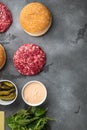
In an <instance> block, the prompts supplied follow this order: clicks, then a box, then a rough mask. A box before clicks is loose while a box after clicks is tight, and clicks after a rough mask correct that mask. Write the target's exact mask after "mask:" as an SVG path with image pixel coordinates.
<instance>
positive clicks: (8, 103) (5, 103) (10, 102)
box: [0, 80, 18, 105]
mask: <svg viewBox="0 0 87 130" xmlns="http://www.w3.org/2000/svg"><path fill="white" fill-rule="evenodd" d="M4 81H7V82H10V83H11V84H13V85H14V87H15V93H16V97H15V98H14V99H13V100H11V101H3V100H1V99H0V105H10V104H12V103H13V102H14V101H15V100H16V98H17V96H18V90H17V87H16V85H15V84H14V83H13V82H12V81H10V80H0V83H1V82H4Z"/></svg>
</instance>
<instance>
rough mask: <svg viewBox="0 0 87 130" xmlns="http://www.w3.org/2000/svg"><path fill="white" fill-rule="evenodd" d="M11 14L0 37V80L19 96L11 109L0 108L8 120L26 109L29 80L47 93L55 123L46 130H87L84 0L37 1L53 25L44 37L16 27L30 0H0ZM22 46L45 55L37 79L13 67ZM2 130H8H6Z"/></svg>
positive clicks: (86, 6) (86, 12) (86, 5)
mask: <svg viewBox="0 0 87 130" xmlns="http://www.w3.org/2000/svg"><path fill="white" fill-rule="evenodd" d="M0 1H2V2H4V3H5V4H6V5H7V6H8V7H9V9H10V10H11V12H12V15H13V24H12V26H11V27H10V29H9V30H8V31H7V32H6V33H3V34H0V43H2V44H3V45H4V47H5V49H6V53H7V62H6V65H5V67H4V68H3V69H2V70H1V71H0V79H9V80H11V81H13V82H14V83H15V84H16V85H17V87H18V90H19V95H18V98H17V100H16V102H14V103H13V104H12V105H9V106H6V107H5V106H1V105H0V110H4V111H5V116H8V115H10V114H12V113H14V112H16V111H17V110H19V109H21V108H25V107H27V106H26V105H25V103H24V102H23V100H22V98H21V89H22V87H23V85H24V84H25V83H26V82H28V81H31V80H39V81H41V82H43V83H44V84H45V85H46V87H47V90H48V97H47V101H46V102H45V104H44V105H45V106H46V107H48V108H49V109H48V115H49V116H52V117H54V118H55V119H56V121H54V122H52V123H50V129H49V130H87V0H37V1H39V2H42V3H44V4H45V5H46V6H47V7H48V8H49V9H50V11H51V13H52V16H53V24H52V27H51V28H50V30H49V31H48V33H47V34H45V35H44V36H41V37H31V36H29V35H28V34H26V33H25V32H24V31H23V30H22V28H21V27H20V24H19V14H20V11H21V9H22V8H23V6H24V5H26V4H27V3H29V2H32V1H33V0H0ZM23 43H36V44H38V45H40V46H41V47H42V48H43V49H44V51H45V52H46V55H47V64H46V66H45V68H44V70H43V72H41V73H40V74H38V75H36V76H22V75H20V74H19V73H18V72H17V71H16V69H15V68H14V66H13V60H12V58H13V54H14V52H15V51H16V50H17V49H18V47H19V46H20V45H22V44H23ZM5 130H9V129H8V128H7V127H6V128H5Z"/></svg>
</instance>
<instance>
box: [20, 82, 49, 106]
mask: <svg viewBox="0 0 87 130" xmlns="http://www.w3.org/2000/svg"><path fill="white" fill-rule="evenodd" d="M31 83H38V84H39V85H41V86H42V87H43V89H44V93H45V96H44V98H43V100H41V102H38V103H30V102H29V101H26V100H25V97H24V91H25V89H26V87H27V86H28V85H29V84H31ZM32 92H33V91H32ZM27 93H28V92H27ZM21 94H22V99H23V101H24V102H25V103H26V104H27V105H29V106H39V105H41V104H42V103H44V102H45V100H46V98H47V89H46V87H45V85H44V84H43V83H41V82H39V81H36V80H34V81H30V82H28V83H26V84H25V85H24V87H23V88H22V92H21Z"/></svg>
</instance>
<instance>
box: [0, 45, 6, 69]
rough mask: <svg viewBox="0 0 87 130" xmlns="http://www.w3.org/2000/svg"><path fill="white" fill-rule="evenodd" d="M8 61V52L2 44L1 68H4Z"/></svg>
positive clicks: (0, 47)
mask: <svg viewBox="0 0 87 130" xmlns="http://www.w3.org/2000/svg"><path fill="white" fill-rule="evenodd" d="M5 62H6V53H5V49H4V47H3V46H2V45H1V44H0V69H2V68H3V66H4V65H5Z"/></svg>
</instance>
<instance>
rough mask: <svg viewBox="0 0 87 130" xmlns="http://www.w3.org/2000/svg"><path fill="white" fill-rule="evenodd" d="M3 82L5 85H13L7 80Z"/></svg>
mask: <svg viewBox="0 0 87 130" xmlns="http://www.w3.org/2000/svg"><path fill="white" fill-rule="evenodd" d="M4 84H5V85H7V86H8V87H12V88H13V87H14V85H13V84H12V83H10V82H8V81H4Z"/></svg>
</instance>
